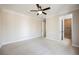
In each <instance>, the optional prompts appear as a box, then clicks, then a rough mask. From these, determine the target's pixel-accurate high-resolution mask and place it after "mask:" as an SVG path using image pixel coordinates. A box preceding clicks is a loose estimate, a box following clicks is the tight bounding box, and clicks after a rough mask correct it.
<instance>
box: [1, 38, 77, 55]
mask: <svg viewBox="0 0 79 59" xmlns="http://www.w3.org/2000/svg"><path fill="white" fill-rule="evenodd" d="M0 53H1V55H72V54H78V53H76V52H75V49H73V48H71V47H68V46H67V45H65V44H63V43H61V42H58V41H54V40H48V39H44V38H35V39H32V40H25V41H22V42H16V43H12V44H7V45H5V46H3V47H2V48H1V49H0Z"/></svg>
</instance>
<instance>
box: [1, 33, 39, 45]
mask: <svg viewBox="0 0 79 59" xmlns="http://www.w3.org/2000/svg"><path fill="white" fill-rule="evenodd" d="M38 37H41V34H37V35H35V36H34V35H33V36H30V37H23V38H22V39H20V40H16V41H9V42H4V43H2V45H1V47H2V46H4V45H7V44H11V43H15V42H20V41H24V40H30V39H33V38H38Z"/></svg>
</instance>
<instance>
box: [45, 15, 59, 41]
mask: <svg viewBox="0 0 79 59" xmlns="http://www.w3.org/2000/svg"><path fill="white" fill-rule="evenodd" d="M59 30H60V28H59V17H58V16H51V17H48V18H47V19H46V38H47V39H51V40H59V38H60V36H59V32H60V31H59Z"/></svg>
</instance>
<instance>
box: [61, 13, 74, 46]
mask: <svg viewBox="0 0 79 59" xmlns="http://www.w3.org/2000/svg"><path fill="white" fill-rule="evenodd" d="M72 21H73V19H72V15H71V14H70V15H66V16H63V17H61V25H60V26H61V40H63V41H65V43H66V44H68V45H69V46H72Z"/></svg>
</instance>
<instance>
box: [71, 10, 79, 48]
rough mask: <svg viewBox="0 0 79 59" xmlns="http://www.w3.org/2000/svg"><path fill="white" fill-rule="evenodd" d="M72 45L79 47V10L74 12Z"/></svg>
mask: <svg viewBox="0 0 79 59" xmlns="http://www.w3.org/2000/svg"><path fill="white" fill-rule="evenodd" d="M72 38H73V39H72V45H73V46H77V47H79V10H76V11H74V12H73V35H72Z"/></svg>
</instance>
